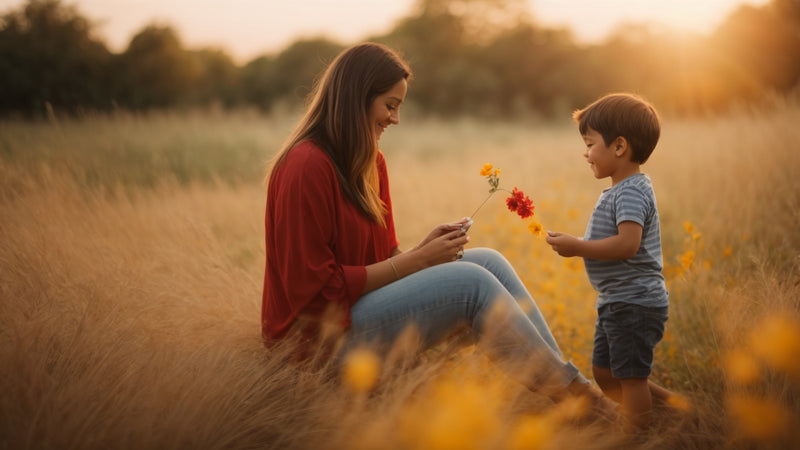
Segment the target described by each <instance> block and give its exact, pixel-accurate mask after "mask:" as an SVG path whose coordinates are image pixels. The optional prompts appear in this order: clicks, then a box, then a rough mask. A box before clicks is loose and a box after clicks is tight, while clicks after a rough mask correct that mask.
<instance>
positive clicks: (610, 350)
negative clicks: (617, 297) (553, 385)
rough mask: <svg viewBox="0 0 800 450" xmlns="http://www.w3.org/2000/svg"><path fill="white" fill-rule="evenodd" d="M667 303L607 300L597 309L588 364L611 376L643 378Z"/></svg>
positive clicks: (650, 362) (662, 327)
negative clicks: (653, 304) (615, 301)
mask: <svg viewBox="0 0 800 450" xmlns="http://www.w3.org/2000/svg"><path fill="white" fill-rule="evenodd" d="M668 309H669V308H668V307H666V306H664V307H656V308H653V307H646V306H640V305H634V304H632V303H622V302H617V303H609V304H606V305H603V306H601V307H600V308H599V309H598V310H597V323H595V333H594V351H593V352H592V365H594V366H596V367H606V368H610V369H611V375H612V376H613V377H614V378H647V377H648V376H650V370H651V368H652V365H653V351H654V349H655V346H656V344H658V342H659V341H660V340H661V338H662V337H663V336H664V325H665V324H666V322H667V311H668Z"/></svg>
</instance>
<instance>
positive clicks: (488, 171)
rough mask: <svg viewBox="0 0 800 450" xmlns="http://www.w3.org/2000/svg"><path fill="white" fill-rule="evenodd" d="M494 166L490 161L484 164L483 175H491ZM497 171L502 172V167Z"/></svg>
mask: <svg viewBox="0 0 800 450" xmlns="http://www.w3.org/2000/svg"><path fill="white" fill-rule="evenodd" d="M492 167H493V166H492V165H491V164H489V163H486V164H484V165H483V169H481V176H482V177H488V176H489V175H491V174H492ZM496 173H500V169H497V171H496Z"/></svg>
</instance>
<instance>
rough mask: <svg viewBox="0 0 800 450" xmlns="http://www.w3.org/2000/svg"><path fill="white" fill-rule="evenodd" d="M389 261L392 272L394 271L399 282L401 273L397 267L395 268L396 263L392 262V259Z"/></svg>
mask: <svg viewBox="0 0 800 450" xmlns="http://www.w3.org/2000/svg"><path fill="white" fill-rule="evenodd" d="M388 261H389V264H391V265H392V270H394V276H395V277H397V279H398V280H399V279H400V272H398V271H397V267H395V265H394V261H392V258H389V259H388Z"/></svg>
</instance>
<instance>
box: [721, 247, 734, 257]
mask: <svg viewBox="0 0 800 450" xmlns="http://www.w3.org/2000/svg"><path fill="white" fill-rule="evenodd" d="M731 255H733V248H732V247H731V246H730V245H729V246H727V247H725V250H723V251H722V257H723V258H728V257H730V256H731Z"/></svg>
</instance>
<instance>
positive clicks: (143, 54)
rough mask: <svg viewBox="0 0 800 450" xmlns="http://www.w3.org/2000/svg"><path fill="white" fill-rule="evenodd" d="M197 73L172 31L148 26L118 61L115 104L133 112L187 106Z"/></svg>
mask: <svg viewBox="0 0 800 450" xmlns="http://www.w3.org/2000/svg"><path fill="white" fill-rule="evenodd" d="M199 72H200V69H199V67H198V66H197V61H196V60H195V59H193V58H191V56H190V55H189V53H188V52H187V51H186V50H184V48H183V44H182V43H181V41H180V39H179V38H178V35H177V33H176V32H175V31H174V30H173V29H172V28H171V27H169V26H159V25H148V26H146V27H145V28H144V29H142V30H141V31H140V32H138V33H137V34H136V35H135V36H133V38H132V39H131V41H130V44H129V45H128V48H127V49H126V50H125V52H124V53H122V54H121V55H119V57H118V58H117V65H116V72H115V80H116V82H117V96H118V97H117V98H118V101H119V102H120V104H122V105H125V106H128V107H131V108H134V109H146V108H153V107H157V108H164V107H170V106H175V105H180V104H186V103H187V101H188V99H189V97H190V95H191V89H192V87H193V86H194V85H195V82H196V80H197V78H198V76H199Z"/></svg>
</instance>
